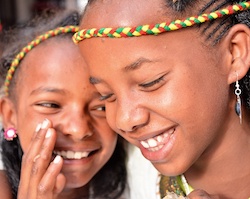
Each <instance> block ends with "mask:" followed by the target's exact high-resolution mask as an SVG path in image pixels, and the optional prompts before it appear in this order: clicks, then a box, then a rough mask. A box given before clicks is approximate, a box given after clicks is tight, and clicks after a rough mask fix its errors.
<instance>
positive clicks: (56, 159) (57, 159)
mask: <svg viewBox="0 0 250 199" xmlns="http://www.w3.org/2000/svg"><path fill="white" fill-rule="evenodd" d="M60 161H61V156H60V155H57V156H56V157H55V159H54V160H53V162H54V163H55V164H58V163H59V162H60Z"/></svg>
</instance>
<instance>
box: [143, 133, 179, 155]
mask: <svg viewBox="0 0 250 199" xmlns="http://www.w3.org/2000/svg"><path fill="white" fill-rule="evenodd" d="M174 131H175V129H173V130H171V131H167V132H165V133H162V134H160V135H157V136H155V137H153V138H149V139H146V140H143V141H140V143H141V145H142V146H143V147H144V148H145V149H147V150H148V151H152V152H155V151H159V150H160V149H161V148H162V147H163V146H164V145H165V142H166V141H167V140H169V138H170V137H171V136H172V135H173V134H174Z"/></svg>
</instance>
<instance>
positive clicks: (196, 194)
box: [188, 189, 219, 199]
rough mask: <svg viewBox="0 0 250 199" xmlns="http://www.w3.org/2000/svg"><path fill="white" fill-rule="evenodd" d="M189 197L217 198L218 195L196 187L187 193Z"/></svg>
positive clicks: (199, 198)
mask: <svg viewBox="0 0 250 199" xmlns="http://www.w3.org/2000/svg"><path fill="white" fill-rule="evenodd" d="M188 198H189V199H219V197H218V196H215V195H209V194H208V193H207V192H206V191H204V190H202V189H196V190H194V191H192V192H191V193H190V194H189V195H188Z"/></svg>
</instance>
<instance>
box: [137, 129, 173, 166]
mask: <svg viewBox="0 0 250 199" xmlns="http://www.w3.org/2000/svg"><path fill="white" fill-rule="evenodd" d="M151 135H152V134H151ZM175 138H176V127H172V128H168V129H166V130H165V131H161V132H160V133H159V131H158V133H157V134H154V136H151V137H149V136H147V137H146V139H143V140H139V148H140V150H141V152H142V154H143V156H144V157H145V158H146V159H148V160H149V161H151V162H163V161H166V160H167V158H168V156H169V154H170V152H171V150H172V148H173V145H174V142H175Z"/></svg>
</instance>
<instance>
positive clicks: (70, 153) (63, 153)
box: [54, 151, 90, 160]
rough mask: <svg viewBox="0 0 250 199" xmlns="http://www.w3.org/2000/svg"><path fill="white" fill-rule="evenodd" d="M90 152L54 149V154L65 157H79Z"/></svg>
mask: <svg viewBox="0 0 250 199" xmlns="http://www.w3.org/2000/svg"><path fill="white" fill-rule="evenodd" d="M89 153H90V152H86V151H85V152H79V151H78V152H74V151H54V154H56V155H60V156H62V158H65V159H77V160H79V159H81V158H86V157H88V155H89Z"/></svg>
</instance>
